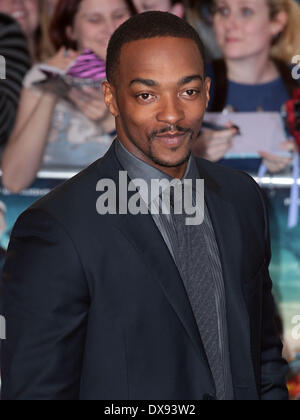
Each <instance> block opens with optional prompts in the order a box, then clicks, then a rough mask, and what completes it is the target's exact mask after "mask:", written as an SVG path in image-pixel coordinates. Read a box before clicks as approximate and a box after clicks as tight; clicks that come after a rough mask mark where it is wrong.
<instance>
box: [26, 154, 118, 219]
mask: <svg viewBox="0 0 300 420" xmlns="http://www.w3.org/2000/svg"><path fill="white" fill-rule="evenodd" d="M111 151H112V150H111V149H110V150H109V151H108V152H107V154H106V155H105V156H103V157H102V158H100V159H99V160H97V161H96V162H94V163H93V164H92V165H90V166H89V167H87V168H86V169H84V170H82V171H81V172H79V173H78V174H77V175H75V176H74V177H73V178H71V179H69V180H67V181H65V182H63V183H62V184H61V185H59V186H58V187H56V188H54V189H53V190H52V191H51V192H50V193H49V194H47V195H46V196H44V197H43V198H41V199H40V200H38V201H37V202H36V203H34V204H33V205H32V206H31V207H30V208H29V210H43V211H46V212H47V213H49V214H51V215H53V216H64V217H69V216H70V215H71V214H76V213H80V214H82V215H86V214H87V213H88V212H89V211H91V210H90V209H91V208H92V209H93V210H94V209H95V208H96V200H97V184H98V182H99V181H100V180H101V179H103V178H109V179H111V178H113V177H115V176H116V174H117V172H118V166H117V163H116V161H115V160H114V159H113V156H112V153H111Z"/></svg>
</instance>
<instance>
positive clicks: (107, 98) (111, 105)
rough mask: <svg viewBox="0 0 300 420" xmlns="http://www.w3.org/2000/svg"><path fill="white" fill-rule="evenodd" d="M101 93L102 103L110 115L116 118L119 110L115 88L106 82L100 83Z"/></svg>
mask: <svg viewBox="0 0 300 420" xmlns="http://www.w3.org/2000/svg"><path fill="white" fill-rule="evenodd" d="M102 91H103V95H104V102H105V104H106V106H107V108H108V109H109V111H110V113H111V114H112V115H113V116H114V117H115V118H117V117H118V116H119V110H118V106H117V101H116V97H115V92H116V90H115V88H114V87H113V86H112V85H111V84H110V83H108V82H103V83H102Z"/></svg>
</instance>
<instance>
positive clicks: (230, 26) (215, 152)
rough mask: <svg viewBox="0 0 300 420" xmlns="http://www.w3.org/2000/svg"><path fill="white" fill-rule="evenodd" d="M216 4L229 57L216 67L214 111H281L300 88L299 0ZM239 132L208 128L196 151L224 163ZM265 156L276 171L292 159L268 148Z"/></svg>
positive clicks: (219, 37) (222, 1)
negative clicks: (297, 75)
mask: <svg viewBox="0 0 300 420" xmlns="http://www.w3.org/2000/svg"><path fill="white" fill-rule="evenodd" d="M213 5H214V8H213V22H214V29H215V33H216V38H217V42H218V45H219V47H220V49H221V50H222V53H223V56H224V60H223V61H219V62H215V63H214V65H213V66H212V68H211V69H210V73H211V74H210V76H211V77H212V79H213V86H214V87H215V89H213V90H212V99H211V103H210V110H211V111H216V112H222V111H223V110H224V109H226V108H229V109H231V110H234V111H236V112H257V111H267V112H268V111H274V112H279V111H280V109H281V106H282V105H283V104H284V103H285V102H286V101H287V100H288V99H289V98H290V96H291V94H292V91H293V90H294V89H296V88H297V87H298V83H297V81H296V80H294V79H293V78H292V71H291V60H292V57H293V56H294V55H297V54H299V53H300V41H299V34H300V6H299V5H298V4H297V3H295V2H294V0H215V1H214V4H213ZM235 134H236V131H235V129H234V128H232V126H231V125H230V124H229V125H228V129H227V130H224V131H222V132H214V131H205V132H204V133H203V134H202V136H201V138H200V140H199V143H198V145H197V148H196V153H198V154H200V155H202V156H204V157H205V158H207V159H209V160H212V161H218V160H220V159H221V158H222V157H223V156H224V155H225V154H226V153H227V151H228V150H229V148H230V146H231V142H232V139H233V136H234V135H235ZM282 147H283V148H284V149H288V150H293V148H294V145H293V143H291V142H286V143H285V144H283V145H282ZM261 156H262V157H263V158H264V159H265V164H266V166H267V167H268V169H269V170H270V171H271V172H279V171H281V170H283V169H284V168H286V166H287V165H289V164H290V159H287V158H281V157H277V156H273V155H270V154H266V153H264V152H262V153H261ZM257 167H258V166H257ZM257 167H256V168H255V169H257Z"/></svg>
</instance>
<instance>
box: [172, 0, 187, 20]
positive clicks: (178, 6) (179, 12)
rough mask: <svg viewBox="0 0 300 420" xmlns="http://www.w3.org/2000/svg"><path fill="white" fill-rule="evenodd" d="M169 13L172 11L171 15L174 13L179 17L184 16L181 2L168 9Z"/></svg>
mask: <svg viewBox="0 0 300 420" xmlns="http://www.w3.org/2000/svg"><path fill="white" fill-rule="evenodd" d="M170 12H171V13H173V15H176V16H178V17H180V18H183V17H184V12H185V10H184V5H183V4H181V3H176V4H175V5H174V6H173V7H172V8H171V10H170Z"/></svg>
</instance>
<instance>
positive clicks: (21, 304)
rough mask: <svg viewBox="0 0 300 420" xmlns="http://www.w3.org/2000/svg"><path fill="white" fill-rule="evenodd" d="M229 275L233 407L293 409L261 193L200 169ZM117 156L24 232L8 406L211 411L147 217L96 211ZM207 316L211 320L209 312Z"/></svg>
mask: <svg viewBox="0 0 300 420" xmlns="http://www.w3.org/2000/svg"><path fill="white" fill-rule="evenodd" d="M198 165H199V172H200V178H201V179H203V178H204V179H205V186H206V200H207V204H208V208H209V211H210V214H211V218H212V221H213V225H214V229H215V233H216V237H217V241H218V245H219V248H220V253H221V260H222V266H223V273H224V280H225V288H226V301H227V311H228V314H227V321H228V331H229V344H230V360H231V365H232V375H233V385H234V392H235V398H236V399H237V400H245V399H254V400H255V399H272V400H284V399H287V390H286V388H285V381H284V368H285V363H284V361H283V360H282V358H281V350H282V346H281V342H280V340H279V338H278V336H277V334H276V332H275V327H274V321H273V315H274V305H273V298H272V295H271V287H272V284H271V280H270V277H269V274H268V265H269V260H270V251H269V242H268V225H267V218H266V209H265V205H264V202H263V199H262V196H261V193H260V190H259V188H258V187H257V185H256V184H255V183H254V181H252V179H251V178H250V177H248V176H247V175H245V174H242V173H238V172H234V171H232V170H229V169H226V168H223V167H220V166H218V165H215V164H212V163H209V162H207V161H204V160H200V159H199V160H198ZM119 170H122V168H121V167H120V165H119V163H118V161H117V159H116V155H115V149H114V147H112V148H111V149H110V150H109V152H108V153H107V155H106V156H105V157H104V158H102V159H101V160H99V161H97V162H96V163H94V164H93V165H92V166H90V167H89V168H87V169H86V170H84V171H83V172H82V173H80V174H79V175H77V176H76V177H75V178H73V179H72V180H70V181H68V182H67V183H65V184H64V185H62V186H60V187H59V188H57V189H56V190H54V191H53V192H51V193H50V194H49V195H48V196H46V197H45V198H43V199H42V200H41V201H39V202H38V203H36V204H35V205H33V206H32V207H31V208H30V209H29V210H28V211H26V212H25V213H24V214H23V215H22V216H21V217H20V218H19V220H18V222H17V224H16V226H15V228H14V230H13V234H12V239H11V243H10V247H9V252H8V258H7V261H6V265H5V268H4V284H5V285H4V289H5V293H4V300H5V302H4V305H5V311H4V313H5V316H6V320H7V340H6V341H5V342H4V346H3V355H2V356H3V357H2V385H3V394H2V397H3V399H5V400H6V399H43V400H44V399H51V400H54V399H57V400H61V399H82V400H86V399H99V400H105V399H108V400H109V399H112V400H118V399H119V400H127V399H129V400H184V399H187V400H203V399H213V397H214V395H215V388H214V384H213V380H212V375H211V372H210V369H209V366H208V363H207V359H206V356H205V354H204V350H203V345H202V342H201V338H200V335H199V332H198V329H197V325H196V321H195V319H194V316H193V313H192V309H191V306H190V303H189V300H188V297H187V294H186V291H185V288H184V285H183V282H182V280H181V277H180V275H179V272H178V270H177V268H176V265H175V264H174V261H173V259H172V257H171V255H170V253H169V251H168V248H167V246H166V245H165V243H164V241H163V239H162V237H161V235H160V233H159V231H158V229H157V227H156V225H155V223H154V221H153V219H152V217H151V215H138V216H133V215H115V216H113V215H107V216H100V215H99V214H97V212H96V201H97V198H98V197H99V195H100V193H97V191H96V184H97V182H98V181H99V180H100V179H102V178H110V179H113V180H115V182H116V184H118V177H119ZM208 310H209V308H208Z"/></svg>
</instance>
